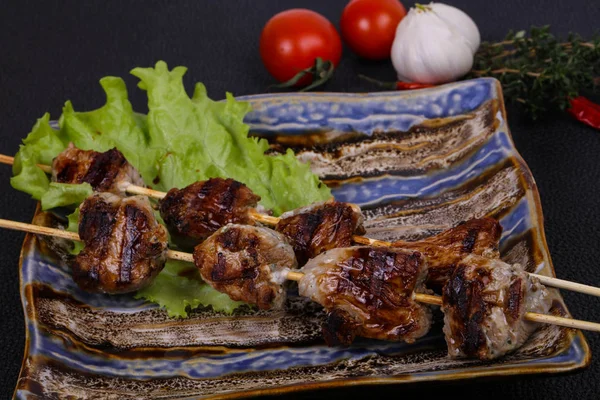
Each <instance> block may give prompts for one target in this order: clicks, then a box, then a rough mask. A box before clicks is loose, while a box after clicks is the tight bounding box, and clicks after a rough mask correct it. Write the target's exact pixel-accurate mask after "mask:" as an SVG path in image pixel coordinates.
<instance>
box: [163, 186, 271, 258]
mask: <svg viewBox="0 0 600 400" xmlns="http://www.w3.org/2000/svg"><path fill="white" fill-rule="evenodd" d="M259 201H260V196H257V195H256V194H254V193H253V192H252V191H251V190H250V189H249V188H248V187H247V186H246V185H244V184H243V183H240V182H237V181H234V180H233V179H222V178H212V179H209V180H207V181H200V182H195V183H192V184H191V185H189V186H187V187H185V188H183V189H171V190H169V192H168V193H167V195H166V197H165V198H164V199H162V200H161V202H160V215H161V216H162V218H163V220H164V221H165V223H166V225H167V228H168V229H169V232H170V233H171V236H172V238H173V239H174V240H175V241H176V242H177V244H178V245H179V246H180V247H183V248H188V249H189V248H191V247H194V246H195V245H196V244H198V243H200V242H202V241H203V240H205V239H206V238H208V237H209V236H210V235H212V234H213V233H214V232H216V231H217V230H218V229H219V228H221V227H223V226H225V225H227V224H246V225H254V221H253V220H252V218H250V215H249V209H250V208H254V207H256V205H257V204H258V202H259Z"/></svg>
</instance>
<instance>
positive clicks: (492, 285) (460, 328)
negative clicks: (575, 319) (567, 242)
mask: <svg viewBox="0 0 600 400" xmlns="http://www.w3.org/2000/svg"><path fill="white" fill-rule="evenodd" d="M443 293H444V294H443V297H442V301H443V302H442V311H443V312H444V334H445V337H446V342H447V344H448V354H449V355H450V356H451V357H453V358H479V359H482V360H489V359H494V358H498V357H501V356H503V355H505V354H507V353H510V352H512V351H514V350H516V349H518V348H519V347H521V346H522V345H523V343H525V341H526V340H527V339H528V338H529V336H530V335H531V334H532V333H533V332H534V331H535V330H536V329H537V327H538V326H539V324H538V323H535V322H531V321H528V320H526V318H525V317H526V314H527V313H530V312H533V313H540V314H546V313H547V312H548V311H549V310H550V307H551V305H552V296H551V295H550V292H549V291H548V290H547V289H546V288H545V287H544V286H543V285H542V284H541V283H540V282H539V280H538V279H537V278H535V277H531V276H530V275H528V274H527V273H525V271H523V269H522V268H521V266H520V265H519V264H514V265H509V264H506V263H504V262H502V261H500V260H491V259H486V258H482V257H476V256H469V257H466V258H465V259H463V260H462V261H461V262H460V263H459V264H458V265H457V266H456V268H455V269H454V272H453V273H452V275H451V277H450V279H449V280H448V282H447V283H446V285H445V286H444V292H443Z"/></svg>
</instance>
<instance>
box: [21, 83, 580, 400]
mask: <svg viewBox="0 0 600 400" xmlns="http://www.w3.org/2000/svg"><path fill="white" fill-rule="evenodd" d="M242 99H243V100H246V101H249V102H250V103H251V104H252V106H253V112H252V113H250V114H249V115H248V117H247V120H246V121H247V123H248V124H250V126H251V130H252V132H253V133H255V134H257V135H262V136H266V137H268V138H269V140H270V141H271V142H272V144H273V148H274V150H275V151H277V150H280V149H284V148H286V147H292V148H294V150H296V152H297V155H298V157H299V158H301V159H302V160H306V161H311V165H312V168H313V170H314V171H315V172H316V173H318V174H319V175H320V176H321V177H322V178H323V179H324V180H325V182H326V183H327V184H328V185H330V186H331V187H332V189H333V193H334V195H335V197H336V198H337V199H339V200H342V201H349V202H354V203H357V204H359V205H360V206H361V207H362V208H363V210H364V214H365V217H366V223H365V226H366V228H367V236H369V237H372V238H376V239H384V240H395V239H406V240H416V239H419V238H423V237H427V236H430V235H433V234H436V233H438V232H440V231H442V230H444V229H447V228H450V227H452V226H454V225H456V224H457V223H459V222H461V221H463V220H467V219H470V218H475V217H482V216H493V217H496V218H498V219H499V221H500V222H501V224H502V227H503V234H502V240H501V256H502V258H503V259H505V260H506V261H508V262H513V263H514V262H519V263H521V264H523V265H525V266H526V268H527V270H529V271H535V272H537V273H541V274H546V275H553V274H554V271H553V267H552V262H551V260H550V254H549V251H548V248H547V246H546V242H545V238H544V228H543V225H542V220H543V217H542V210H541V207H540V201H539V197H538V191H537V189H536V186H535V183H534V180H533V177H532V176H531V173H530V171H529V169H528V168H527V166H526V165H525V163H524V161H523V160H522V159H521V157H520V156H519V154H518V153H517V150H516V149H515V147H514V144H513V142H512V139H511V136H510V133H509V131H508V126H507V123H506V113H505V110H504V105H503V100H502V93H501V89H500V86H499V84H498V82H497V81H495V80H492V79H479V80H473V81H465V82H460V83H456V84H450V85H446V86H441V87H437V88H432V89H426V90H420V91H414V92H388V93H373V94H333V93H316V94H266V95H258V96H248V97H244V98H242ZM35 219H36V222H37V223H46V224H48V223H50V217H49V216H48V215H46V214H43V213H39V212H38V213H37V214H36V217H35ZM55 245H56V242H55V241H46V240H43V239H37V238H35V237H33V236H28V237H27V239H26V240H25V243H24V245H23V251H22V259H21V297H22V302H23V309H24V312H25V317H26V322H27V346H26V349H25V358H24V361H23V368H22V370H21V374H20V378H19V381H18V383H17V387H16V391H15V397H16V398H29V397H37V396H41V397H44V398H47V397H50V398H67V397H69V398H114V399H128V398H136V399H140V398H189V397H193V398H196V397H212V396H215V397H243V396H247V395H256V394H259V393H269V392H270V393H284V392H287V391H295V390H302V389H313V388H318V387H335V386H341V385H347V384H349V383H352V384H379V383H394V382H396V383H406V382H416V381H425V380H430V381H435V380H449V379H467V378H474V377H484V376H498V375H514V374H529V373H542V372H543V373H558V372H564V371H572V370H575V369H579V368H582V367H585V366H587V365H588V363H589V361H590V352H589V349H588V345H587V343H586V341H585V339H584V337H583V335H582V334H581V333H580V332H574V331H569V330H567V329H563V328H558V327H555V326H544V327H542V328H540V329H539V330H538V331H537V332H536V333H535V334H534V335H533V336H532V337H531V338H530V339H529V341H528V342H527V343H526V344H525V345H524V346H523V347H522V348H521V349H520V350H519V351H518V352H516V353H514V354H512V355H509V356H506V357H504V358H502V359H500V360H497V361H494V362H481V361H475V360H463V361H457V360H451V359H449V358H448V357H447V354H446V345H445V342H444V339H443V336H442V333H441V325H442V324H441V318H439V316H438V318H437V322H436V324H435V325H434V328H433V330H432V331H431V333H430V334H429V335H428V336H427V337H425V338H424V339H423V340H420V341H418V343H416V344H414V345H407V344H398V343H388V342H378V341H369V340H359V341H357V342H355V343H354V344H353V345H352V346H351V347H347V348H335V347H327V346H325V345H324V343H323V342H322V339H321V331H320V323H321V320H322V318H323V314H322V312H321V310H320V308H319V306H317V305H315V304H312V303H310V302H308V301H306V300H303V299H301V298H293V297H292V298H291V299H290V300H289V301H288V304H287V308H286V310H285V311H277V312H258V313H252V312H248V311H246V312H239V313H237V314H236V315H235V316H233V317H228V316H224V315H220V314H218V313H215V312H212V311H210V310H197V311H195V312H193V313H192V314H191V316H190V317H189V318H188V319H185V320H177V319H172V318H169V317H168V316H167V314H166V312H164V311H163V310H161V309H159V308H157V307H156V306H154V305H152V304H148V303H144V302H142V301H139V300H134V299H133V297H132V296H104V295H93V294H89V293H86V292H84V291H81V290H80V289H79V288H78V287H77V286H76V285H75V284H74V282H73V281H72V279H71V277H70V274H69V271H68V267H67V266H66V265H65V264H64V263H63V262H62V261H61V259H60V257H59V256H58V255H57V254H56V253H55V252H54V251H52V250H53V247H54V246H55ZM553 312H555V313H557V314H562V315H568V311H567V308H566V307H565V306H564V304H563V303H562V300H560V297H559V300H558V301H556V302H555V304H554V307H553Z"/></svg>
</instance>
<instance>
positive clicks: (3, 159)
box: [0, 154, 52, 174]
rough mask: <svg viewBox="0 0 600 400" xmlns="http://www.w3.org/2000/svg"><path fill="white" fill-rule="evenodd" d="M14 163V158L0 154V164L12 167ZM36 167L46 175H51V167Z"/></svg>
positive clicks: (39, 165)
mask: <svg viewBox="0 0 600 400" xmlns="http://www.w3.org/2000/svg"><path fill="white" fill-rule="evenodd" d="M14 163H15V159H14V157H11V156H5V155H4V154H0V164H8V165H13V164H14ZM38 167H39V168H40V169H41V170H42V171H44V172H45V173H47V174H51V173H52V167H51V166H49V165H42V164H38Z"/></svg>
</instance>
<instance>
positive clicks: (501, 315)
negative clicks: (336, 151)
mask: <svg viewBox="0 0 600 400" xmlns="http://www.w3.org/2000/svg"><path fill="white" fill-rule="evenodd" d="M0 226H2V227H5V228H10V229H16V230H23V231H26V232H32V233H38V234H43V235H51V236H58V237H63V238H68V239H71V240H81V237H80V236H79V235H78V234H75V233H73V232H67V231H63V230H60V229H53V228H48V227H43V226H36V225H30V224H23V223H18V222H15V221H7V220H0ZM94 226H95V225H92V227H94ZM354 249H355V248H354ZM354 249H352V248H350V249H333V250H330V251H329V252H326V253H323V255H322V256H320V258H323V260H327V263H331V262H332V260H333V264H336V266H337V267H339V266H340V265H337V264H342V269H341V271H343V272H344V275H339V274H338V279H335V278H334V279H331V277H327V278H326V279H325V281H327V282H333V283H335V285H334V286H335V289H333V287H334V286H325V288H321V287H319V286H316V285H318V284H319V283H320V280H321V277H320V275H319V273H320V272H319V271H318V269H319V268H320V267H321V266H322V265H321V266H319V265H316V266H315V267H314V268H315V269H313V270H311V271H309V267H310V266H308V267H307V268H306V269H307V273H306V274H304V273H299V272H293V271H288V272H287V274H286V275H287V278H288V279H292V280H295V281H302V280H303V279H308V281H306V282H309V283H308V284H307V285H309V292H310V291H313V298H315V300H317V301H322V302H324V303H325V304H326V306H328V307H329V310H328V311H329V315H330V317H331V316H334V317H336V318H334V319H331V318H330V319H329V320H328V325H326V329H325V333H328V332H330V329H327V327H328V326H329V327H332V326H337V325H336V324H337V321H341V324H340V326H342V327H343V328H344V329H343V330H342V331H341V332H340V334H341V338H342V339H344V340H346V341H349V340H351V339H352V337H353V335H354V334H356V333H359V334H364V335H365V336H366V335H369V336H371V335H377V331H374V332H373V331H371V330H369V329H367V330H363V329H362V328H364V327H365V326H367V327H371V328H372V327H377V326H379V325H381V324H380V322H383V323H385V322H386V318H385V317H386V315H389V314H387V309H385V308H383V309H379V308H378V307H379V305H381V304H384V305H386V304H394V302H386V301H383V300H382V298H381V296H383V298H384V299H386V300H387V299H390V298H391V297H388V296H387V295H386V293H387V292H386V289H388V288H391V287H393V286H394V284H397V283H398V281H396V280H395V274H394V273H390V274H387V273H386V272H390V271H391V270H395V269H396V268H392V269H390V266H392V265H393V264H394V263H395V262H396V261H397V257H396V256H395V255H394V256H387V255H386V256H385V257H375V259H376V260H377V261H376V262H375V263H372V265H374V266H376V267H375V268H372V271H371V272H372V274H373V275H375V276H377V277H378V278H379V276H383V278H384V279H382V280H379V279H377V280H376V281H375V282H377V283H376V284H375V285H373V284H372V283H369V284H367V283H366V281H367V279H365V278H367V277H365V276H361V274H360V272H357V271H356V270H355V269H352V268H348V262H347V261H348V257H347V254H341V256H339V257H331V259H328V253H331V254H332V255H339V254H340V253H344V252H348V253H350V254H353V253H354V251H353V250H354ZM372 250H373V251H375V252H378V253H382V252H384V251H385V250H384V249H383V248H381V247H377V248H372ZM399 251H400V249H392V252H393V253H396V252H399ZM369 252H370V251H369ZM410 253H411V252H408V255H407V257H408V258H409V260H411V261H410V262H408V263H406V258H404V262H402V261H401V262H399V263H398V265H399V266H402V265H407V266H408V267H409V268H407V269H404V268H403V267H400V268H399V271H397V272H398V273H399V276H401V277H402V282H403V283H401V284H400V286H399V287H400V288H402V287H403V286H404V287H405V288H406V282H414V277H415V274H416V276H417V280H416V281H417V282H422V278H420V277H419V275H420V274H419V271H420V269H419V268H418V267H417V264H418V263H416V260H417V259H420V258H421V255H418V252H412V253H413V254H410ZM167 254H168V256H169V257H172V258H175V259H178V260H186V261H188V260H189V261H193V258H190V257H189V256H192V255H190V254H186V253H180V252H175V251H171V250H169V251H168V252H167ZM364 254H365V253H364V252H363V253H362V257H360V258H361V260H363V259H364V260H365V261H366V262H365V263H364V264H363V263H362V262H360V264H361V265H367V264H368V263H369V260H370V258H369V257H365V256H364ZM383 258H384V259H385V263H382V262H381V260H382V259H383ZM471 259H474V261H473V262H472V263H466V262H465V263H463V265H462V266H461V268H457V269H456V270H455V271H454V273H453V274H452V277H451V281H449V282H448V283H447V286H446V289H445V292H446V293H445V295H444V297H441V298H440V297H437V296H431V295H426V294H420V293H413V294H412V296H414V299H416V300H418V301H419V302H422V303H424V304H436V305H441V306H442V307H443V311H444V312H445V313H446V318H445V319H446V322H447V323H448V325H449V327H447V328H446V330H445V333H446V335H447V340H448V343H449V345H450V346H455V347H454V349H452V348H451V356H453V357H461V356H465V357H468V356H471V355H475V356H477V357H479V358H482V359H486V358H487V359H490V358H496V357H499V356H501V355H503V354H504V353H505V352H509V351H512V350H514V347H513V341H512V338H516V343H517V345H515V347H516V346H518V345H520V344H521V343H522V342H523V341H525V338H526V336H527V335H529V333H531V332H532V331H533V326H532V325H522V324H523V323H524V322H528V321H535V322H536V323H551V324H557V325H561V326H567V327H572V328H579V329H589V330H594V331H597V332H600V324H594V323H590V322H587V321H578V320H572V319H570V318H561V317H555V316H551V315H548V314H545V313H544V314H538V313H532V312H529V311H527V310H533V311H544V310H548V309H549V307H550V300H551V299H550V298H549V297H548V296H546V295H545V294H544V291H545V288H544V287H543V286H542V285H540V284H539V283H540V282H538V278H535V277H533V279H532V280H531V281H525V280H524V278H532V277H531V276H530V275H521V274H522V272H523V271H522V270H521V269H520V268H518V267H516V266H506V265H502V264H498V265H494V263H501V262H500V261H497V260H490V259H487V258H482V257H478V256H474V255H473V256H470V257H468V261H471ZM340 260H341V263H338V262H337V261H340ZM392 260H393V261H392ZM311 262H314V260H313V261H311ZM309 264H310V263H309ZM352 264H354V262H353V263H352ZM379 266H383V267H382V268H381V269H382V270H383V271H380V269H378V267H379ZM463 267H464V268H463ZM421 268H423V267H421ZM501 268H504V269H505V271H508V272H506V273H501V274H500V277H498V276H497V275H495V274H496V273H497V272H496V270H497V269H498V270H499V269H501ZM334 270H335V271H340V269H339V268H338V269H335V267H334ZM359 270H360V269H359ZM363 270H364V269H363ZM315 271H317V272H315ZM361 271H362V270H361ZM279 272H283V271H279ZM327 272H328V270H324V273H327ZM378 272H379V273H380V272H383V274H379V275H378ZM345 273H347V274H348V275H349V276H351V277H352V279H347V277H346V276H345ZM307 276H308V278H307ZM340 276H342V277H343V279H339V277H340ZM388 276H389V277H391V279H390V280H388V279H387V278H386V277H388ZM490 277H491V279H490ZM355 278H357V279H356V280H355ZM357 281H358V282H360V284H358V285H357V284H356V283H357ZM349 282H351V283H350V284H349ZM417 286H419V285H415V288H417ZM253 287H254V286H252V285H251V286H249V287H248V289H250V290H252V288H253ZM473 287H474V288H476V290H473ZM340 288H341V290H340ZM347 288H350V289H347ZM367 288H369V289H370V290H374V293H375V296H373V297H371V294H369V293H367V295H368V296H369V297H364V296H363V297H360V296H357V299H358V303H357V304H353V303H352V299H351V298H350V295H351V294H352V293H354V292H355V291H358V293H359V294H360V293H362V292H361V290H367ZM463 288H465V289H463ZM319 290H322V291H323V292H324V293H326V294H327V296H326V297H321V296H318V294H319V292H318V291H319ZM417 290H418V289H417ZM314 293H317V295H315V294H314ZM340 293H341V294H342V296H341V300H342V301H341V302H337V303H336V302H331V301H330V300H331V297H332V296H335V295H337V294H340ZM394 293H395V291H393V292H392V294H394ZM472 293H476V294H475V295H473V294H472ZM412 296H411V299H412ZM346 297H347V298H346ZM365 298H368V299H369V301H371V300H375V301H374V302H373V304H376V307H375V310H376V311H375V312H374V313H373V314H374V317H373V318H371V317H370V315H369V314H368V312H369V311H371V310H373V308H372V307H371V308H369V304H370V303H369V302H367V303H365V302H362V301H361V300H362V299H365ZM402 299H403V300H404V302H406V301H407V300H408V299H409V298H408V296H407V293H406V292H404V293H403V295H402ZM347 300H350V301H347ZM528 301H531V302H532V304H531V305H528V304H527V302H528ZM327 302H329V303H327ZM338 304H342V306H343V305H348V306H356V307H349V308H348V309H345V310H342V317H343V318H341V319H339V318H337V317H338V316H339V313H338V312H337V311H338V310H337V307H338ZM364 304H367V306H366V307H365V306H364ZM482 304H483V305H482ZM523 305H524V306H523ZM365 310H366V311H367V313H366V314H365ZM380 311H383V314H382V313H380ZM361 317H366V318H368V319H367V321H368V322H367V323H366V324H365V325H363V326H362V327H361V326H360V325H358V326H357V324H356V322H357V321H361V319H360V318H361ZM381 317H383V318H382V319H380V318H381ZM425 321H427V319H425ZM506 321H508V322H506ZM348 322H350V324H348ZM503 322H504V325H502V323H503ZM368 324H372V325H371V326H369V325H368ZM496 324H499V325H500V327H501V328H505V329H503V330H502V332H501V334H500V335H495V334H494V332H493V329H495V328H496ZM409 326H414V324H410V325H409ZM349 327H350V328H349ZM455 331H456V332H457V335H458V340H457V339H456V337H455V336H454V335H455V333H454V332H455ZM365 332H366V333H365ZM423 334H424V333H423ZM330 336H331V335H330ZM374 337H379V336H374ZM396 338H398V339H399V340H402V339H404V340H406V339H407V338H408V340H409V341H410V340H413V339H414V337H410V335H409V336H407V337H404V338H403V337H402V336H399V337H394V338H393V339H396ZM472 338H477V340H472ZM505 338H508V339H506V340H504V339H505ZM509 339H510V343H509ZM334 340H337V341H340V340H339V338H338V337H337V335H336V337H335V338H334ZM507 344H508V345H507Z"/></svg>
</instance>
